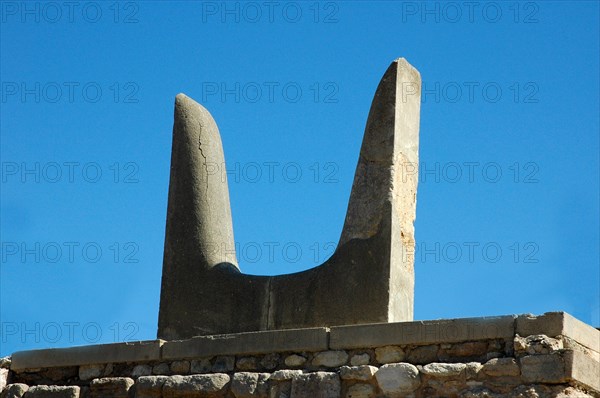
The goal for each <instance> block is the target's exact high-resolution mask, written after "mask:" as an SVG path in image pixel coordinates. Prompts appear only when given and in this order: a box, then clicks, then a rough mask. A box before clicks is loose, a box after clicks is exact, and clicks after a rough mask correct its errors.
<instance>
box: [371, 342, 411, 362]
mask: <svg viewBox="0 0 600 398" xmlns="http://www.w3.org/2000/svg"><path fill="white" fill-rule="evenodd" d="M375 359H376V360H377V362H379V363H381V364H386V363H394V362H402V361H403V360H404V350H402V348H400V347H398V346H385V347H378V348H376V349H375Z"/></svg>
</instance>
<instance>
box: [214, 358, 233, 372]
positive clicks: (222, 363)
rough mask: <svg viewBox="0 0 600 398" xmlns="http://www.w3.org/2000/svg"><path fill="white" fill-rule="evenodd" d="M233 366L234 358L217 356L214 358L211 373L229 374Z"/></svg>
mask: <svg viewBox="0 0 600 398" xmlns="http://www.w3.org/2000/svg"><path fill="white" fill-rule="evenodd" d="M234 366H235V357H230V356H224V355H221V356H218V357H216V358H215V360H214V362H213V366H212V371H213V372H215V373H220V372H231V371H233V368H234Z"/></svg>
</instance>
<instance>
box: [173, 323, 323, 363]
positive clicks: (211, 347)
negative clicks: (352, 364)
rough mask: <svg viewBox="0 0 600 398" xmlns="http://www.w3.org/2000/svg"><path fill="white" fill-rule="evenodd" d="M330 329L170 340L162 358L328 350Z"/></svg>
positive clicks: (275, 331) (277, 331) (272, 331)
mask: <svg viewBox="0 0 600 398" xmlns="http://www.w3.org/2000/svg"><path fill="white" fill-rule="evenodd" d="M328 331H329V330H328V329H327V328H308V329H287V330H271V331H262V332H248V333H236V334H223V335H215V336H200V337H194V338H193V339H189V340H180V341H169V342H166V343H165V344H164V345H163V348H162V359H163V360H169V359H183V358H201V357H210V356H215V355H249V354H267V353H271V352H286V351H290V352H291V351H295V352H302V351H324V350H327V341H328Z"/></svg>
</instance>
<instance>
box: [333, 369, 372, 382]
mask: <svg viewBox="0 0 600 398" xmlns="http://www.w3.org/2000/svg"><path fill="white" fill-rule="evenodd" d="M376 372H377V368H376V367H375V366H369V365H361V366H342V367H341V368H340V377H341V378H342V380H361V381H367V380H371V379H372V378H373V376H374V375H375V373H376Z"/></svg>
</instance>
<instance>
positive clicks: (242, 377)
mask: <svg viewBox="0 0 600 398" xmlns="http://www.w3.org/2000/svg"><path fill="white" fill-rule="evenodd" d="M268 378H269V374H268V373H251V372H238V373H236V374H234V375H233V377H232V379H231V393H232V394H233V395H234V396H235V397H236V398H252V397H261V398H263V397H264V398H266V397H267V395H268V386H267V383H266V381H267V379H268Z"/></svg>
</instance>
